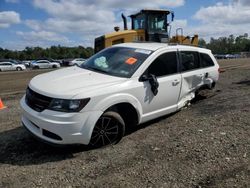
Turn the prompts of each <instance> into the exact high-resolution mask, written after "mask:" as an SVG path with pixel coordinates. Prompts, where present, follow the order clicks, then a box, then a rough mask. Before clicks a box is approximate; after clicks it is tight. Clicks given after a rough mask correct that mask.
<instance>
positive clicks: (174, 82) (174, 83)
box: [172, 80, 180, 86]
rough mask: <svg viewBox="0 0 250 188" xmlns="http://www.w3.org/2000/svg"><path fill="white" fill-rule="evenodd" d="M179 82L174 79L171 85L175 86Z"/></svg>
mask: <svg viewBox="0 0 250 188" xmlns="http://www.w3.org/2000/svg"><path fill="white" fill-rule="evenodd" d="M179 83H180V81H179V80H174V81H173V82H172V85H173V86H177V85H178V84H179Z"/></svg>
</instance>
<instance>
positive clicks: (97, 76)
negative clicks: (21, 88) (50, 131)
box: [29, 67, 127, 99]
mask: <svg viewBox="0 0 250 188" xmlns="http://www.w3.org/2000/svg"><path fill="white" fill-rule="evenodd" d="M126 80H127V78H120V77H115V76H110V75H106V74H102V73H98V72H93V71H90V70H86V69H82V68H79V67H70V68H64V69H60V70H56V71H52V72H49V73H45V74H41V75H38V76H36V77H34V78H33V79H32V80H31V81H30V84H29V87H30V88H31V89H32V90H34V91H36V92H37V93H40V94H42V95H45V96H49V97H53V98H64V99H72V98H77V97H76V96H77V95H78V94H80V93H84V94H85V96H86V97H89V96H87V95H91V92H93V91H94V93H95V94H96V93H98V92H97V91H99V90H103V89H104V88H105V89H106V88H107V87H109V86H112V87H113V86H114V85H117V84H121V83H122V82H124V81H126Z"/></svg>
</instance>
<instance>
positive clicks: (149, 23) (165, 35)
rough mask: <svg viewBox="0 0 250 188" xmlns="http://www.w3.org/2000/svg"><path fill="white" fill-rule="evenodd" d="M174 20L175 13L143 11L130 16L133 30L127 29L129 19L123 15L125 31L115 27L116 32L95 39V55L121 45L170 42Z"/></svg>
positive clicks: (157, 10)
mask: <svg viewBox="0 0 250 188" xmlns="http://www.w3.org/2000/svg"><path fill="white" fill-rule="evenodd" d="M169 15H171V16H172V18H171V21H173V19H174V13H173V12H170V11H168V10H161V9H160V10H159V9H156V10H149V9H143V10H141V11H140V12H138V13H136V14H133V15H130V16H129V17H130V18H131V24H132V25H131V29H128V27H127V19H126V17H125V16H124V15H123V14H122V19H123V23H124V30H121V31H120V28H119V27H115V28H114V29H115V32H112V33H108V34H105V35H102V36H100V37H97V38H96V39H95V53H97V52H98V51H100V50H102V49H104V48H106V47H109V46H112V45H115V44H119V43H126V42H138V41H150V42H169V38H170V37H169V32H170V22H169V21H168V16H169Z"/></svg>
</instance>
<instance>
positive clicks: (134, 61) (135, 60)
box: [125, 57, 137, 65]
mask: <svg viewBox="0 0 250 188" xmlns="http://www.w3.org/2000/svg"><path fill="white" fill-rule="evenodd" d="M136 62H137V59H135V58H133V57H130V58H128V59H127V60H126V61H125V63H127V64H129V65H133V64H135V63H136Z"/></svg>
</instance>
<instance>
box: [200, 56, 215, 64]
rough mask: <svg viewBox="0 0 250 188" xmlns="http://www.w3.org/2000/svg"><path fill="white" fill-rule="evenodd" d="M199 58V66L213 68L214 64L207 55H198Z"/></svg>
mask: <svg viewBox="0 0 250 188" xmlns="http://www.w3.org/2000/svg"><path fill="white" fill-rule="evenodd" d="M200 57H201V66H202V67H211V66H214V62H213V60H212V59H211V57H210V56H209V55H208V54H204V53H200Z"/></svg>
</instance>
